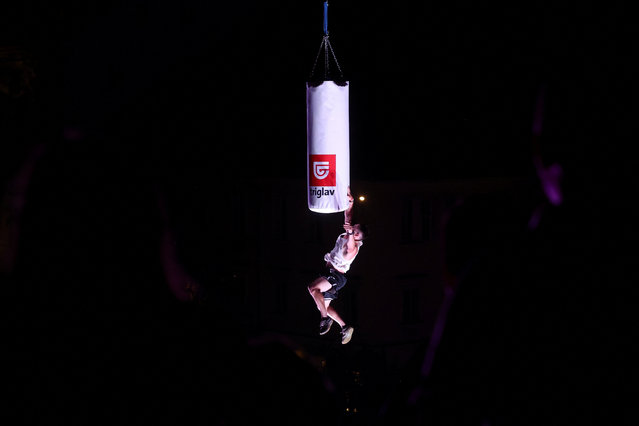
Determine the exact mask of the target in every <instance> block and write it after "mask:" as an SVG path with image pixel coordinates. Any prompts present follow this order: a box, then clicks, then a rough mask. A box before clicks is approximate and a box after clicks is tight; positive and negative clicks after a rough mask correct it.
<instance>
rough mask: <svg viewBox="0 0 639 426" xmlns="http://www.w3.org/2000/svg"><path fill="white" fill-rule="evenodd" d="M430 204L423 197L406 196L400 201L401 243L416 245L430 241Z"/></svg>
mask: <svg viewBox="0 0 639 426" xmlns="http://www.w3.org/2000/svg"><path fill="white" fill-rule="evenodd" d="M431 222H432V213H431V204H430V202H429V201H428V200H426V198H425V197H424V196H419V195H413V196H406V197H404V199H403V200H402V220H401V223H402V228H401V232H402V235H401V241H402V242H403V243H418V242H424V241H428V240H430V236H431Z"/></svg>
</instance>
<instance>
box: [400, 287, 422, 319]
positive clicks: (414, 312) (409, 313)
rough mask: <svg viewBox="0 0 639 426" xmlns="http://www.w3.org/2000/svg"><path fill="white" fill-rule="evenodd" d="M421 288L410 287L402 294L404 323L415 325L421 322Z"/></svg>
mask: <svg viewBox="0 0 639 426" xmlns="http://www.w3.org/2000/svg"><path fill="white" fill-rule="evenodd" d="M419 297H420V295H419V288H417V287H409V288H405V289H404V290H403V292H402V323H403V324H414V323H418V322H421V315H420V311H419Z"/></svg>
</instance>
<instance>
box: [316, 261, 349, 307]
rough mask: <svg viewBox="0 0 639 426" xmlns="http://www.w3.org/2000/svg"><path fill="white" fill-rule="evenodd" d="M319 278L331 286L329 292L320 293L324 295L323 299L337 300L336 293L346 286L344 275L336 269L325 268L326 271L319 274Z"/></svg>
mask: <svg viewBox="0 0 639 426" xmlns="http://www.w3.org/2000/svg"><path fill="white" fill-rule="evenodd" d="M320 276H321V277H324V278H326V280H327V281H328V282H329V283H331V285H332V286H333V287H332V288H331V289H330V290H327V291H325V292H324V293H322V295H324V299H329V300H335V299H337V293H338V292H339V291H340V290H341V289H342V288H343V287H344V286H345V285H346V275H344V274H342V273H341V272H339V271H338V270H336V269H333V268H326V271H324V273H322V274H320Z"/></svg>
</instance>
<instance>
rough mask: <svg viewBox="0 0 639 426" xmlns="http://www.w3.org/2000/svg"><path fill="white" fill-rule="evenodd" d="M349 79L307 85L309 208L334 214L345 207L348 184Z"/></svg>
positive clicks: (346, 204) (346, 205) (307, 178)
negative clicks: (344, 81) (343, 81)
mask: <svg viewBox="0 0 639 426" xmlns="http://www.w3.org/2000/svg"><path fill="white" fill-rule="evenodd" d="M348 87H349V85H348V82H347V83H346V85H345V86H339V85H337V84H335V83H334V82H333V81H324V82H323V83H322V84H320V85H319V86H316V87H312V86H309V85H308V84H307V85H306V119H307V156H306V162H307V164H306V166H307V167H306V182H307V190H308V208H309V209H310V210H311V211H314V212H318V213H335V212H341V211H344V210H346V208H347V207H348V197H347V194H348V186H349V185H350V153H349V143H350V140H349V132H350V128H349V109H348V108H349V107H348Z"/></svg>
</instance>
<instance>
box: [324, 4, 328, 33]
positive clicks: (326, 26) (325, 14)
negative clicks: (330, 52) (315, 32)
mask: <svg viewBox="0 0 639 426" xmlns="http://www.w3.org/2000/svg"><path fill="white" fill-rule="evenodd" d="M324 35H328V2H327V1H325V2H324Z"/></svg>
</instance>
